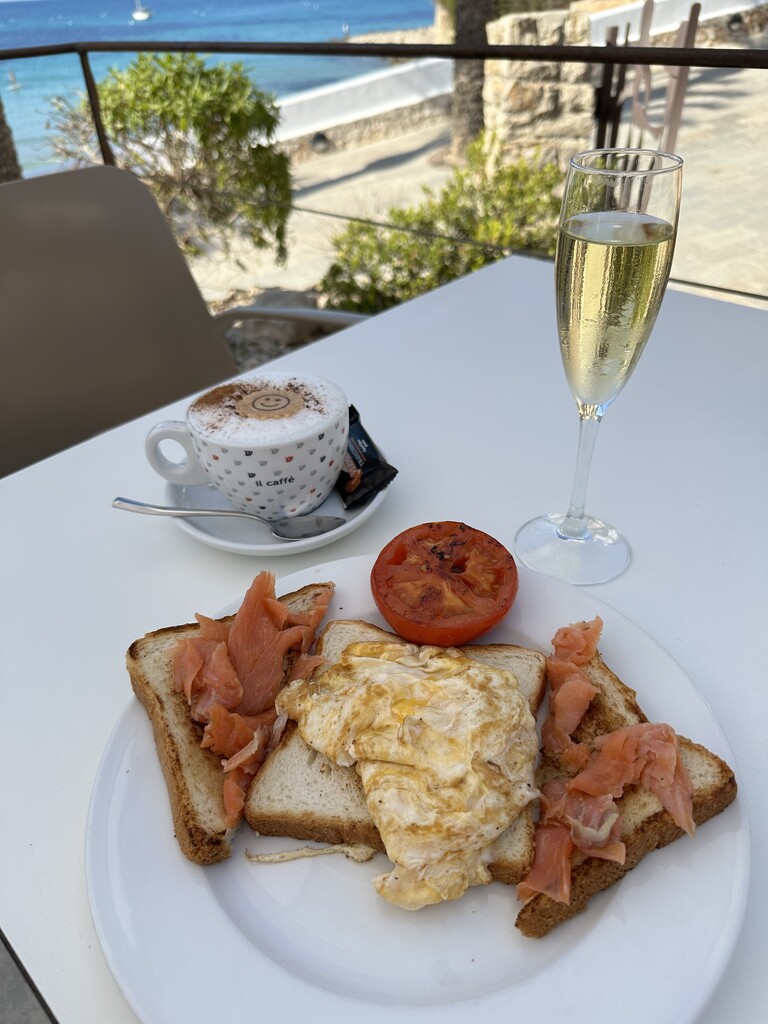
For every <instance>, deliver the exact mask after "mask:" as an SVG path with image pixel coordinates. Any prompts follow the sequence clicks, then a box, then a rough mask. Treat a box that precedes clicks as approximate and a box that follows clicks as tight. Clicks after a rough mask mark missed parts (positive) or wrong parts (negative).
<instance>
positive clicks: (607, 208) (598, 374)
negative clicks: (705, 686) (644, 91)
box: [515, 149, 683, 584]
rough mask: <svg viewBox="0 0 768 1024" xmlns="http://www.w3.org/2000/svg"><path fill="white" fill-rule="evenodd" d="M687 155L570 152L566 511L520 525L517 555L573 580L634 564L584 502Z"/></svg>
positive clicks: (562, 271) (668, 231) (663, 251)
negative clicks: (570, 441)
mask: <svg viewBox="0 0 768 1024" xmlns="http://www.w3.org/2000/svg"><path fill="white" fill-rule="evenodd" d="M682 167H683V161H682V160H681V159H680V157H678V156H673V155H672V154H668V153H659V152H656V151H653V150H638V149H636V150H630V149H624V150H621V149H604V150H594V151H591V152H586V153H579V154H578V155H577V156H575V157H573V158H572V159H571V161H570V164H569V168H568V176H567V178H566V183H565V193H564V195H563V202H562V207H561V211H560V225H559V229H558V238H557V254H556V257H555V294H556V302H557V324H558V332H559V335H560V352H561V355H562V358H563V367H564V369H565V375H566V378H567V380H568V385H569V387H570V389H571V393H572V394H573V397H574V399H575V401H576V406H577V408H578V411H579V445H578V454H577V459H576V472H575V475H574V481H573V489H572V492H571V500H570V504H569V506H568V510H567V512H565V513H562V512H558V513H551V514H549V515H544V516H538V517H537V518H536V519H531V520H530V521H529V522H527V523H525V525H523V526H521V527H520V529H519V530H518V532H517V535H516V537H515V554H516V556H517V557H518V558H519V560H520V561H521V562H522V563H523V564H524V565H526V566H528V567H529V568H531V569H536V570H537V571H539V572H544V573H547V574H548V575H550V576H556V577H558V578H559V579H562V580H566V581H567V582H569V583H578V584H587V583H604V582H606V581H607V580H612V579H614V578H615V577H616V576H618V575H620V574H621V573H622V572H623V571H624V570H625V569H626V568H627V566H628V565H629V561H630V557H631V552H630V547H629V544H628V542H627V540H626V538H625V537H623V536H622V535H621V534H620V533H619V532H618V530H616V529H615V528H614V527H612V526H609V525H608V524H607V523H604V522H602V521H601V520H599V519H596V518H594V517H592V516H588V515H586V514H585V511H584V504H585V499H586V491H587V481H588V477H589V468H590V464H591V461H592V452H593V450H594V445H595V440H596V437H597V430H598V427H599V426H600V422H601V420H602V418H603V415H604V414H605V411H606V409H607V408H608V407H609V405H611V403H612V402H613V401H614V399H615V398H616V396H617V395H618V394H619V392H620V391H621V389H622V388H623V387H624V385H625V384H626V383H627V381H628V380H629V377H630V376H631V374H632V371H633V370H634V368H635V366H636V365H637V361H638V360H639V358H640V356H641V355H642V352H643V349H644V348H645V343H646V341H647V340H648V337H649V335H650V333H651V331H652V329H653V325H654V323H655V321H656V315H657V313H658V312H659V307H660V306H661V300H662V298H663V297H664V291H665V289H666V286H667V279H668V277H669V270H670V266H671V264H672V254H673V251H674V247H675V237H676V234H677V220H678V214H679V211H680V189H681V183H682Z"/></svg>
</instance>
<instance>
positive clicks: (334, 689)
mask: <svg viewBox="0 0 768 1024" xmlns="http://www.w3.org/2000/svg"><path fill="white" fill-rule="evenodd" d="M277 707H278V711H280V712H284V713H286V714H287V715H288V716H289V717H290V718H293V719H295V720H296V722H297V724H298V729H299V732H300V734H301V736H302V738H303V739H304V741H305V742H306V743H308V744H309V745H310V746H312V747H314V748H315V749H316V750H319V751H321V752H322V753H323V754H325V756H326V757H328V758H329V759H331V760H332V761H335V762H336V764H339V765H345V766H352V765H354V766H355V767H356V770H357V772H358V774H359V776H360V779H361V781H362V784H363V789H364V792H365V797H366V802H367V805H368V809H369V811H370V814H371V817H372V819H373V822H374V824H375V825H376V827H377V829H378V830H379V833H380V835H381V838H382V841H383V843H384V846H385V848H386V851H387V855H388V856H389V858H390V860H391V861H393V863H394V868H393V870H392V871H390V872H389V873H387V874H384V875H380V876H379V877H377V878H376V879H374V884H375V886H376V889H377V890H378V892H379V893H380V894H381V895H382V896H383V897H384V898H385V899H387V900H389V902H390V903H393V904H395V905H396V906H398V907H403V908H405V909H407V910H417V909H419V908H420V907H423V906H426V905H427V904H430V903H439V902H441V901H443V900H453V899H457V898H458V897H459V896H461V895H462V893H464V892H465V891H466V889H467V888H468V887H469V886H470V885H478V884H483V883H487V882H489V881H490V880H491V876H490V872H489V870H488V864H489V862H490V860H491V852H490V848H491V845H492V843H493V842H494V840H495V839H496V838H497V837H498V836H499V835H500V834H501V833H502V832H503V831H504V830H505V829H506V828H507V827H508V826H509V825H510V824H511V823H512V821H513V820H514V819H515V818H516V817H517V815H518V814H519V812H520V811H521V810H522V809H523V807H525V806H526V805H527V804H528V803H529V802H530V801H531V800H532V799H533V798H534V797H535V796H536V795H537V791H536V788H535V784H534V762H535V758H536V752H537V747H538V741H537V737H536V728H535V723H534V719H533V716H532V714H531V711H530V708H529V706H528V702H527V701H526V699H525V697H524V696H523V695H522V693H521V692H520V689H519V687H518V685H517V680H516V678H515V676H514V675H513V674H512V673H511V672H506V671H504V670H502V669H498V668H495V667H493V666H489V665H486V664H483V663H481V662H477V661H473V660H471V659H470V658H467V657H465V656H464V655H462V654H461V653H460V652H459V651H458V650H454V649H447V650H444V649H442V648H437V647H418V646H416V645H413V644H401V643H386V642H375V643H356V644H351V645H350V646H349V647H347V648H346V650H345V651H344V652H343V654H342V656H341V660H340V661H339V662H338V663H337V664H335V665H332V666H330V667H328V668H327V669H325V670H324V671H322V672H320V673H316V674H315V676H314V677H313V678H312V679H311V680H310V681H306V680H302V679H297V680H295V681H294V682H293V683H291V684H289V685H288V686H287V687H286V688H285V689H284V690H283V691H282V693H281V694H280V696H279V697H278V701H277Z"/></svg>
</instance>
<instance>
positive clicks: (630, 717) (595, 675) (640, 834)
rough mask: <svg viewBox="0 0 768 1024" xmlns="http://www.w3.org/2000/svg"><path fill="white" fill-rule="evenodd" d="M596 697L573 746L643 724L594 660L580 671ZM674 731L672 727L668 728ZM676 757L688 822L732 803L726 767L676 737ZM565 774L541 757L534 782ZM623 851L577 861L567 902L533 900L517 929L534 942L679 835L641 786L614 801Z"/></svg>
mask: <svg viewBox="0 0 768 1024" xmlns="http://www.w3.org/2000/svg"><path fill="white" fill-rule="evenodd" d="M585 671H586V673H587V675H588V676H589V679H590V682H591V683H593V685H595V686H596V687H597V688H598V692H597V694H596V695H595V697H594V698H593V699H592V702H591V704H590V706H589V708H588V710H587V712H586V714H585V715H584V718H583V719H582V721H581V724H580V725H579V727H578V728H577V729H576V731H575V732H574V734H573V738H574V739H575V740H576V741H577V742H582V743H586V744H588V745H592V743H593V742H594V740H595V739H596V738H597V737H598V736H600V735H603V734H604V733H607V732H613V731H614V730H615V729H620V728H623V727H625V726H630V725H637V724H638V723H640V722H647V721H648V719H647V718H646V716H645V714H644V713H643V711H642V708H641V707H640V706H639V705H638V703H637V694H636V693H635V691H634V690H632V689H631V688H630V687H629V686H626V685H625V684H624V683H623V682H622V681H621V680H620V679H619V678H618V677H617V676H616V675H615V674H614V673H613V672H612V671H611V670H610V669H609V668H608V666H607V665H606V664H605V662H604V661H603V660H602V658H601V657H600V654H599V653H598V654H596V655H595V657H594V658H593V659H592V661H591V662H589V664H588V665H586V666H585ZM670 724H672V725H673V726H674V723H670ZM678 740H679V749H680V756H681V758H682V761H683V764H684V765H685V767H686V769H687V771H688V775H689V777H690V780H691V784H692V787H693V819H694V821H695V822H696V824H697V825H701V824H702V823H703V822H705V821H707V820H708V819H709V818H712V817H714V816H715V815H716V814H719V813H720V811H722V810H724V809H725V808H726V807H727V806H728V804H730V803H731V802H732V801H733V800H734V799H735V797H736V780H735V778H734V774H733V772H732V770H731V769H730V768H729V767H728V765H727V764H726V763H725V762H724V761H723V760H721V758H719V757H717V755H716V754H713V753H711V752H710V751H709V750H707V749H706V748H705V747H702V746H700V745H699V744H697V743H693V742H692V741H691V740H689V739H686V738H685V737H683V736H678ZM564 774H569V773H568V772H566V771H565V770H564V769H563V767H562V766H561V765H560V764H559V761H558V759H557V758H556V757H553V756H552V755H550V754H545V755H544V756H543V758H542V763H541V766H540V768H539V773H538V782H539V785H543V784H544V782H546V781H547V780H549V779H551V778H554V777H556V776H558V775H564ZM617 804H618V807H619V813H620V815H621V822H622V841H623V842H624V844H625V846H626V860H625V862H624V864H616V863H613V862H611V861H607V860H600V859H598V858H595V857H584V856H583V855H578V856H577V857H576V858H574V861H573V869H572V874H571V901H570V903H568V904H566V903H558V902H556V901H555V900H552V899H551V898H550V897H549V896H544V895H543V894H537V895H536V896H534V897H533V898H532V899H531V900H529V901H528V902H527V903H526V904H525V905H524V906H523V907H522V909H521V910H520V912H519V913H518V916H517V922H516V924H517V927H518V928H519V929H520V931H521V932H522V933H523V934H524V935H527V936H529V937H531V938H540V937H541V936H543V935H546V934H547V933H548V932H550V931H551V930H552V929H553V928H554V927H555V926H556V925H558V924H560V923H561V922H562V921H567V920H568V919H569V918H571V917H574V916H575V915H576V914H578V913H580V912H581V911H582V910H584V909H585V908H586V906H587V904H588V902H589V900H590V899H591V897H592V896H594V895H595V893H597V892H601V891H602V890H603V889H607V888H608V887H609V886H611V885H613V884H614V882H617V881H619V879H620V878H622V877H623V876H624V875H625V874H626V873H627V872H628V871H630V870H631V869H632V868H633V867H635V866H636V865H637V864H639V863H640V861H641V860H642V859H643V857H644V856H645V855H646V854H647V853H650V852H651V851H652V850H656V849H659V848H660V847H662V846H666V845H667V844H668V843H671V842H672V841H673V840H675V839H678V838H679V837H680V836H682V835H683V834H684V833H683V831H682V829H680V828H678V826H677V825H675V823H674V822H673V821H672V819H671V818H670V816H669V814H667V812H666V811H665V810H664V809H663V807H662V806H661V802H660V801H659V799H658V797H656V796H654V795H653V793H651V792H649V791H648V790H646V789H643V788H642V787H641V786H633V787H631V788H630V789H627V791H626V792H625V793H624V795H623V796H622V797H621V799H620V800H618V801H617Z"/></svg>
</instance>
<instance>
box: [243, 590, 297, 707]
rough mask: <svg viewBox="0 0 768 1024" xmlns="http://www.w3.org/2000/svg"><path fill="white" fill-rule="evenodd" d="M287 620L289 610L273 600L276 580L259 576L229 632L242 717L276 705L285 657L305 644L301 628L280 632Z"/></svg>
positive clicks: (291, 627)
mask: <svg viewBox="0 0 768 1024" xmlns="http://www.w3.org/2000/svg"><path fill="white" fill-rule="evenodd" d="M287 619H288V608H287V607H286V606H285V605H284V604H282V603H281V602H280V601H278V600H277V598H276V597H275V577H274V576H273V574H272V573H271V572H262V573H260V574H259V575H258V576H257V577H256V579H255V580H254V581H253V583H252V584H251V586H250V588H249V590H248V593H247V594H246V595H245V599H244V600H243V603H242V605H241V606H240V609H239V611H238V612H237V615H235V619H234V622H233V623H232V626H231V627H230V630H229V640H228V647H229V654H230V657H231V659H232V664H233V665H234V666H235V671H236V672H237V676H238V678H239V679H240V682H241V683H242V685H243V698H242V701H241V702H240V706H239V708H238V710H239V711H240V713H241V714H243V715H256V714H258V713H259V711H263V710H264V709H265V708H268V707H270V706H272V705H273V704H274V703H275V697H277V694H278V692H279V690H280V687H281V686H282V683H283V672H284V658H285V655H286V654H287V652H288V651H289V650H291V649H292V648H294V649H295V648H299V649H300V648H301V647H302V645H303V644H304V643H305V642H306V635H305V632H304V629H303V627H302V626H300V625H297V626H288V627H287V628H285V629H284V628H283V627H284V626H286V623H287Z"/></svg>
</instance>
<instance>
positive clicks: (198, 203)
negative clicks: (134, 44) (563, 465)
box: [51, 53, 291, 261]
mask: <svg viewBox="0 0 768 1024" xmlns="http://www.w3.org/2000/svg"><path fill="white" fill-rule="evenodd" d="M98 91H99V101H100V104H101V110H102V117H103V120H104V127H105V130H106V133H107V137H108V138H109V140H110V144H111V146H112V148H113V151H114V153H115V159H116V161H117V163H118V165H119V166H121V167H124V168H126V169H127V170H130V171H133V172H134V173H135V174H136V175H137V176H138V177H139V178H141V179H142V180H143V181H144V182H145V184H146V185H148V186H149V188H150V189H151V190H152V192H153V193H154V195H155V198H156V199H157V201H158V204H159V205H160V207H161V209H162V210H163V211H164V212H165V214H166V215H167V216H168V217H169V219H170V220H171V222H172V224H173V226H174V228H175V230H176V233H177V236H178V237H179V238H180V240H181V241H182V243H183V244H184V245H185V247H186V248H188V249H195V248H197V247H199V245H200V243H201V242H205V241H207V240H209V238H210V237H211V229H212V228H222V227H224V228H234V229H236V230H237V231H239V232H240V233H242V234H245V235H247V237H248V238H249V239H250V240H251V241H252V242H253V243H254V244H255V245H257V246H259V247H266V246H268V245H271V244H274V245H275V247H276V250H277V257H278V259H279V260H281V261H282V260H284V259H285V255H286V244H285V240H286V224H287V221H288V215H289V212H290V205H291V173H290V164H289V161H288V157H287V156H286V155H285V154H284V153H281V152H279V151H278V150H277V149H276V147H275V146H274V144H273V140H274V136H275V131H276V129H277V125H278V123H279V114H278V110H277V107H276V106H275V104H274V100H273V98H272V97H271V96H269V95H267V94H266V93H263V92H261V91H260V90H259V89H257V88H256V87H255V86H254V84H253V82H252V81H251V80H250V78H249V77H248V75H247V73H246V71H245V69H244V67H243V65H242V63H240V62H230V63H228V62H221V63H216V64H211V65H207V64H206V62H205V61H204V60H203V58H201V57H198V56H197V55H196V54H146V53H145V54H140V55H139V56H138V57H137V58H136V60H134V61H133V62H132V63H131V64H130V65H129V66H128V67H127V68H126V69H125V70H123V71H118V70H116V69H114V68H112V69H111V70H110V71H109V73H108V75H107V77H106V78H105V79H103V80H102V81H101V82H99V84H98ZM52 103H53V114H52V119H51V125H52V127H53V128H54V129H56V130H57V132H58V135H57V136H56V138H55V139H54V142H53V146H54V150H55V152H56V153H57V155H58V156H59V157H60V158H61V159H62V160H64V161H65V162H69V163H73V164H75V165H76V166H82V165H84V164H89V163H101V156H100V153H99V149H98V145H97V140H96V133H95V130H94V126H93V123H92V121H91V116H90V109H89V106H88V102H87V99H86V98H85V96H82V97H81V98H80V99H79V101H78V102H77V103H76V104H72V103H70V102H69V101H68V100H66V99H65V98H63V97H61V96H59V97H55V98H54V99H53V100H52ZM222 240H223V241H224V242H225V243H226V234H225V235H223V236H222Z"/></svg>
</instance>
